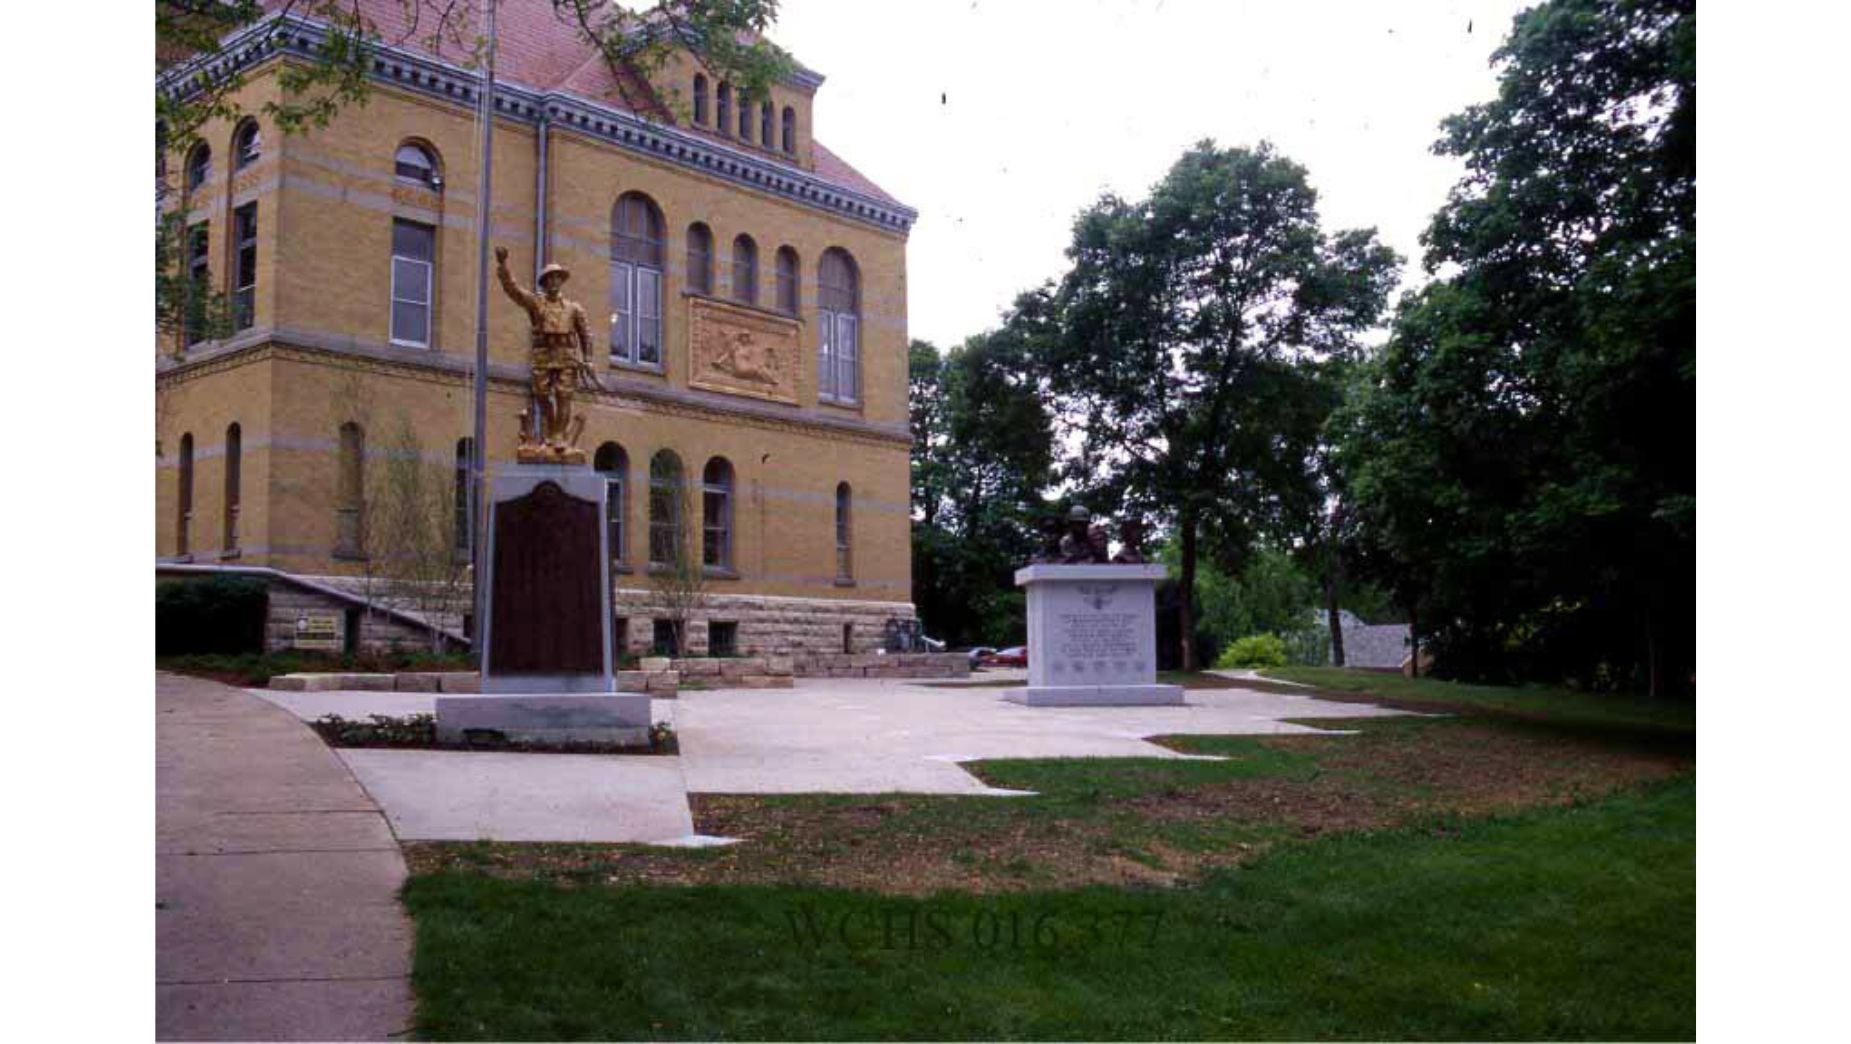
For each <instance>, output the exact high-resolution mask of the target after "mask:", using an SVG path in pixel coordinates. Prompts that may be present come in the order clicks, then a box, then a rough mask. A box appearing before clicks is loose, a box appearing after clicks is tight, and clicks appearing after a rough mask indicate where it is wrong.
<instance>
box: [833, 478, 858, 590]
mask: <svg viewBox="0 0 1851 1044" xmlns="http://www.w3.org/2000/svg"><path fill="white" fill-rule="evenodd" d="M853 500H854V495H853V491H851V490H850V489H849V487H848V483H846V482H841V483H837V484H836V579H837V580H853V579H854V578H855V548H854V536H855V520H854V518H853V516H852V514H851V507H852V502H853Z"/></svg>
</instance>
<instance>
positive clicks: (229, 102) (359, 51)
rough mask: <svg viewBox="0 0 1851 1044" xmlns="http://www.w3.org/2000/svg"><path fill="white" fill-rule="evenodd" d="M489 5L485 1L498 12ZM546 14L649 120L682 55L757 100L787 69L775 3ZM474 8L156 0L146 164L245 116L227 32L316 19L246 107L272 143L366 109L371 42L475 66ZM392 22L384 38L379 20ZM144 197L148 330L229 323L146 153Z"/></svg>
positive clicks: (661, 105) (326, 0)
mask: <svg viewBox="0 0 1851 1044" xmlns="http://www.w3.org/2000/svg"><path fill="white" fill-rule="evenodd" d="M500 2H501V0H497V3H500ZM550 3H551V4H552V7H553V13H554V16H555V17H556V18H558V19H559V20H560V21H561V22H562V23H564V24H566V25H569V26H571V27H572V29H573V30H574V31H575V32H576V34H577V36H578V38H579V40H581V41H582V42H583V43H584V44H585V46H586V48H587V50H588V52H590V53H595V54H597V55H598V56H599V57H600V58H601V59H602V60H603V61H604V62H606V63H607V64H608V65H609V66H610V68H611V69H612V71H613V72H614V73H615V74H616V75H614V76H613V78H612V79H613V81H614V82H615V83H616V84H617V89H618V92H619V94H620V98H619V99H617V100H618V101H620V102H621V103H622V104H623V105H624V106H625V107H628V108H631V109H636V110H639V111H643V112H651V113H655V114H657V115H660V116H665V117H666V116H672V115H673V114H675V113H678V112H681V111H684V110H685V108H686V102H685V101H684V100H683V99H681V97H680V95H679V93H677V92H673V91H670V92H668V93H666V94H665V93H661V92H658V91H655V90H649V91H646V92H645V91H644V89H643V88H641V87H640V84H642V83H644V82H647V81H648V80H649V79H650V77H651V76H652V75H653V74H654V73H655V72H657V71H659V70H660V69H661V68H663V66H664V65H665V64H666V63H667V62H668V61H669V60H670V58H671V57H672V56H673V55H674V54H675V53H676V52H678V51H681V50H686V51H687V52H689V53H691V54H692V55H693V56H694V59H695V61H696V62H698V63H699V64H701V65H703V66H704V67H705V68H706V69H707V70H708V71H709V72H710V73H711V74H712V75H713V76H714V78H715V79H719V80H727V81H730V82H731V83H733V84H735V85H737V86H738V87H739V88H740V89H741V90H743V91H744V92H745V93H747V94H749V95H754V96H759V97H764V96H766V94H767V93H768V89H769V87H770V86H771V84H773V83H775V82H776V81H777V80H778V79H780V78H781V77H783V76H785V75H786V74H788V73H789V72H790V70H791V69H792V68H794V62H793V60H792V59H791V57H790V55H789V54H788V53H786V52H785V51H783V50H782V49H781V48H779V47H778V46H777V45H775V44H773V43H771V42H770V41H769V40H766V39H765V38H764V36H763V33H764V32H765V30H766V29H768V28H769V27H770V26H771V24H772V22H774V21H775V20H776V19H777V14H778V0H698V2H688V0H660V2H657V3H654V4H650V5H647V6H645V5H643V4H624V3H610V2H608V0H550ZM479 7H480V4H478V3H475V2H459V0H156V3H155V5H154V40H155V68H156V70H157V73H158V76H157V78H156V83H155V92H154V113H155V126H156V128H157V132H156V142H155V147H156V150H157V156H161V157H164V156H165V155H168V154H172V155H179V156H184V155H186V153H187V150H188V149H190V148H191V147H192V145H193V143H194V142H195V141H197V140H198V139H199V135H200V133H201V131H202V129H203V128H205V127H207V126H208V125H210V124H213V123H216V122H221V121H222V122H224V123H226V124H230V123H231V122H234V121H236V120H237V119H238V118H239V117H241V116H243V115H245V113H246V110H245V109H244V107H243V105H242V103H241V100H240V92H241V90H242V88H243V87H244V84H245V79H246V78H245V75H244V74H243V73H242V72H237V71H233V72H225V71H224V70H222V69H215V68H214V67H213V59H215V58H216V57H218V56H219V55H220V54H221V43H222V41H223V40H224V39H225V38H226V37H227V36H228V35H230V34H232V33H235V32H237V31H238V30H240V29H243V28H245V27H247V26H250V25H252V24H254V23H256V22H258V21H259V20H261V19H263V18H265V17H267V16H269V15H270V14H273V13H280V14H285V15H296V16H299V17H304V18H310V19H314V20H315V21H317V22H320V23H322V24H323V25H325V26H326V27H327V30H328V31H327V33H326V36H325V39H324V40H323V41H322V42H321V43H320V45H319V46H318V48H317V50H316V51H315V53H314V54H313V55H312V56H311V57H310V58H309V59H308V60H305V61H304V60H291V61H288V62H286V63H284V64H283V65H282V67H281V68H280V70H279V72H278V74H277V77H278V79H277V82H278V85H279V87H280V88H281V90H280V92H279V94H278V96H277V97H275V98H272V99H270V100H268V101H265V102H264V103H263V105H262V106H261V107H260V108H259V109H258V111H259V112H260V113H262V115H263V116H265V118H266V120H267V122H269V123H270V124H272V125H274V126H275V127H276V128H277V129H278V130H280V131H281V132H282V133H284V134H294V133H298V132H300V131H303V130H306V129H309V128H313V127H320V126H325V125H326V124H327V123H328V121H329V120H331V119H333V118H334V116H335V115H336V114H337V113H339V112H340V111H341V110H343V109H345V108H346V107H347V106H349V105H355V104H359V105H364V104H365V103H366V100H367V97H368V94H369V92H370V89H371V81H370V79H369V77H370V75H371V72H372V49H373V48H374V47H375V46H377V45H378V44H380V43H382V42H386V43H393V44H402V43H407V42H409V43H411V44H413V45H417V46H422V47H425V48H426V49H429V50H437V49H439V48H441V49H442V50H443V52H444V53H445V54H446V55H459V54H460V55H464V56H467V57H466V58H465V62H466V64H467V65H469V66H471V67H473V66H474V65H475V64H476V62H477V61H478V60H479V59H480V58H481V57H482V56H483V55H484V54H485V53H486V50H487V47H486V43H487V41H486V38H485V34H484V32H483V27H481V26H479V25H478V24H477V16H478V9H479ZM388 10H390V11H392V12H393V13H394V14H396V15H399V16H402V17H395V18H392V19H390V20H389V21H390V22H391V24H392V25H393V26H394V27H395V28H394V29H393V35H392V36H391V37H390V38H388V37H387V36H386V35H385V34H383V33H382V31H381V28H380V25H379V17H378V16H380V15H383V14H384V13H385V12H386V11H388ZM156 169H157V172H158V173H157V177H156V185H155V194H156V200H157V207H156V213H157V219H156V228H155V324H156V327H157V329H158V330H159V331H161V332H162V333H169V334H171V333H173V332H175V331H178V330H180V329H181V328H182V327H183V326H184V325H186V324H187V323H188V322H189V321H191V322H192V323H193V324H194V325H195V326H196V327H198V328H201V329H203V330H205V331H206V333H207V335H208V336H218V335H220V334H222V333H223V332H224V330H225V329H226V328H227V326H228V324H227V323H226V321H225V320H224V319H223V317H224V316H225V315H228V314H229V308H228V306H227V305H226V304H225V303H224V302H223V301H222V300H220V298H221V297H222V296H223V295H221V294H216V293H215V292H213V291H212V290H211V289H210V288H202V287H199V286H197V285H195V284H194V282H193V281H192V280H190V279H188V277H187V273H186V272H185V271H184V268H183V267H182V266H183V265H184V260H183V259H182V258H181V250H180V245H179V237H180V235H181V233H182V228H181V224H180V222H181V220H182V219H183V215H178V214H165V215H163V214H162V211H163V210H164V209H165V208H164V207H162V206H160V202H161V201H163V200H165V198H166V197H167V194H168V193H169V192H170V191H171V190H172V186H171V185H169V184H168V178H169V176H170V175H169V173H168V171H167V169H166V164H165V163H164V162H163V161H162V160H161V159H160V158H157V161H156Z"/></svg>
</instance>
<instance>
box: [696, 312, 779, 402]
mask: <svg viewBox="0 0 1851 1044" xmlns="http://www.w3.org/2000/svg"><path fill="white" fill-rule="evenodd" d="M688 356H689V358H688V383H689V384H690V385H692V386H694V387H696V388H703V389H706V390H707V391H717V392H726V393H727V394H729V395H746V396H750V397H751V398H754V399H768V400H770V401H772V402H787V403H790V404H792V405H796V403H797V373H798V366H799V365H800V363H801V362H802V359H803V323H802V322H800V321H798V320H797V319H796V318H794V317H792V316H783V315H777V314H775V313H771V312H764V311H760V310H759V309H756V308H747V307H744V306H741V305H735V304H729V303H728V302H725V301H720V300H716V299H714V298H711V297H690V298H688Z"/></svg>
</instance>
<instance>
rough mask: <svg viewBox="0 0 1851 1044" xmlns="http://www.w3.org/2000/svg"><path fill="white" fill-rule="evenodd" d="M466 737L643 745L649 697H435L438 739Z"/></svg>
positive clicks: (645, 734) (549, 695) (633, 694)
mask: <svg viewBox="0 0 1851 1044" xmlns="http://www.w3.org/2000/svg"><path fill="white" fill-rule="evenodd" d="M470 733H478V734H480V733H496V734H499V736H500V737H501V738H502V739H505V740H507V741H510V742H515V743H616V744H623V745H626V746H642V745H646V744H648V742H649V697H648V696H647V695H643V694H640V693H625V694H617V693H607V694H601V695H596V696H581V695H570V696H560V695H554V694H550V693H549V694H543V695H531V696H516V695H498V696H439V697H438V698H437V738H438V739H439V740H440V741H443V742H447V743H454V742H461V741H464V740H468V739H470V738H471V737H470Z"/></svg>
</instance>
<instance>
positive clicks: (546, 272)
mask: <svg viewBox="0 0 1851 1044" xmlns="http://www.w3.org/2000/svg"><path fill="white" fill-rule="evenodd" d="M554 276H558V277H559V281H560V282H561V283H563V282H565V281H566V280H568V279H570V278H572V272H571V271H570V270H569V269H567V268H566V266H564V265H562V264H559V263H558V262H556V261H555V262H554V263H552V264H550V265H547V266H546V267H545V268H542V269H540V285H541V286H545V285H546V281H547V280H548V279H551V278H553V277H554Z"/></svg>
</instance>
